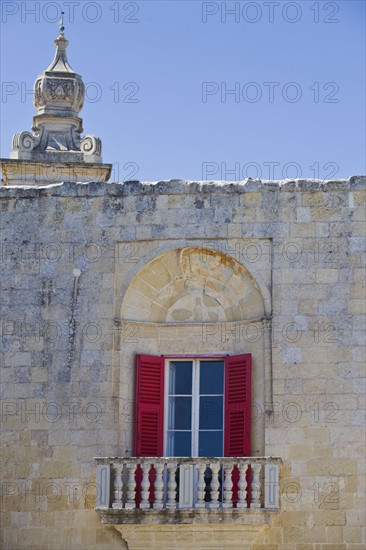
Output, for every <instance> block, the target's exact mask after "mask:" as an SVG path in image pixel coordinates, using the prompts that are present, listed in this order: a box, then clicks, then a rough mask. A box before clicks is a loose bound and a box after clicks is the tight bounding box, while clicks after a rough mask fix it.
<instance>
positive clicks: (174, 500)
mask: <svg viewBox="0 0 366 550" xmlns="http://www.w3.org/2000/svg"><path fill="white" fill-rule="evenodd" d="M95 460H96V463H97V503H96V509H97V510H100V511H107V510H111V511H117V510H119V511H124V510H125V511H130V510H133V511H135V512H137V511H139V512H140V513H141V512H147V513H153V511H154V510H156V511H163V510H168V511H169V510H175V511H176V510H197V511H198V510H224V511H228V510H233V511H237V512H239V511H243V512H244V511H248V510H253V509H255V510H260V509H263V510H277V509H278V508H279V463H280V462H281V459H280V458H276V457H245V458H201V457H200V458H152V457H139V458H129V457H122V458H96V459H95Z"/></svg>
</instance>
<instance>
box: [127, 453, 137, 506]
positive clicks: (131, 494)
mask: <svg viewBox="0 0 366 550" xmlns="http://www.w3.org/2000/svg"><path fill="white" fill-rule="evenodd" d="M136 466H137V465H136V463H135V462H130V463H128V464H127V471H128V481H127V501H126V505H125V508H126V509H127V510H134V509H135V508H136V500H135V498H136V481H135V472H136Z"/></svg>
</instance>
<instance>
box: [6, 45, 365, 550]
mask: <svg viewBox="0 0 366 550" xmlns="http://www.w3.org/2000/svg"><path fill="white" fill-rule="evenodd" d="M61 38H62V37H61ZM58 40H59V44H56V45H57V47H58V48H60V44H61V46H63V45H64V43H63V42H62V40H61V42H60V37H59V39H58ZM58 51H59V50H58ZM56 57H57V56H56ZM65 66H66V65H65V64H64V69H62V70H61V69H60V67H58V71H56V72H57V73H58V74H57V75H54V74H53V75H52V74H51V75H49V74H48V75H47V73H46V74H45V77H44V78H61V79H62V78H69V77H67V76H65V74H63V73H62V71H64V73H65V72H67V70H66V69H65ZM66 68H67V67H66ZM50 72H52V68H51V70H50ZM61 73H62V74H61ZM73 74H76V73H73ZM77 76H78V75H77ZM77 76H72V79H76V80H77V82H79V86H80V80H79V79H78V78H77ZM44 86H45V87H47V82H46V83H45V84H44ZM60 86H61V88H62V89H64V88H63V86H64V85H63V84H62V83H61V84H60ZM56 89H57V88H56ZM62 93H63V92H62V90H59V92H58V94H59V95H58V98H59V99H58V100H57V101H61V102H62V101H69V99H67V97H66V96H65V98H66V99H65V98H64V99H63V96H62ZM61 96H62V97H61ZM68 97H69V96H68ZM60 98H61V99H60ZM57 101H56V104H57V105H56V107H60V104H59V103H57ZM79 106H80V103H79ZM43 107H44V106H43ZM54 107H55V105H54ZM63 107H64V108H65V105H63ZM70 108H71V107H70ZM54 116H56V115H54V114H53V115H52V116H51V115H50V114H47V117H49V118H47V120H45V119H44V120H45V128H46V129H45V131H46V133H47V132H49V133H51V134H52V132H54V126H53V124H54V123H55V118H54ZM75 116H76V114H75V113H73V114H72V113H70V112H68V113H65V112H63V113H62V112H61V113H60V117H61V118H62V117H66V123H65V124H64V125H63V126H62V128H64V129H65V128H66V130H65V132H66V133H67V132H69V131H71V130H70V127H71V126H72V124H74V122H72V121H71V122H72V124H71V122H70V119H71V118H72V117H74V118H75ZM52 117H53V118H52ZM68 117H69V118H68ZM59 122H60V121H59V119H58V122H57V124H59ZM75 124H76V123H75ZM78 124H79V123H78ZM70 125H71V126H70ZM57 128H58V129H57V132H59V133H60V132H61V134H62V131H63V130H62V128H61V130H62V131H61V130H60V125H59V126H58V127H57ZM54 133H55V132H54ZM68 135H71V134H68ZM73 135H74V134H73ZM26 137H27V140H25V142H26V143H27V142H28V141H29V140H30V141H31V143H32V145H31V150H30V151H28V152H26V154H25V156H23V158H21V155H20V156H19V155H18V154H14V155H13V158H12V159H10V160H4V161H3V175H4V174H5V177H4V185H3V187H2V188H1V189H0V201H1V223H2V235H3V240H2V275H1V285H2V304H3V306H2V309H3V311H2V324H1V342H2V350H1V351H2V367H1V377H2V382H3V386H2V387H3V389H2V423H3V424H2V440H3V464H4V465H3V482H2V495H1V496H2V514H3V519H2V536H3V542H2V547H3V548H6V549H9V550H10V549H12V550H15V549H29V550H30V549H32V550H41V549H53V550H56V549H65V550H71V549H72V550H86V549H88V550H92V549H108V550H111V549H127V548H129V549H130V550H132V549H139V548H154V549H155V550H161V549H163V548H167V549H169V550H170V549H172V548H181V549H187V550H188V549H191V548H192V549H193V548H201V549H205V550H206V549H207V550H208V549H224V548H225V549H231V548H242V549H245V550H246V549H253V550H260V549H268V550H363V549H364V548H365V531H364V510H365V498H364V494H365V486H364V484H365V476H364V473H365V472H364V466H365V462H364V448H365V439H364V436H365V432H364V418H365V385H364V363H365V354H364V339H363V336H364V327H363V323H364V305H365V302H364V260H365V254H364V253H365V210H364V203H365V178H364V177H352V178H350V179H348V180H337V181H327V182H323V181H310V180H303V181H282V182H280V181H259V180H246V181H244V182H232V183H230V182H188V181H180V180H172V181H164V182H159V183H141V182H126V183H107V182H106V181H104V180H106V179H108V170H109V168H108V165H102V160H101V156H100V152H101V151H100V147H99V145H98V141H95V140H94V141H93V140H91V141H90V143H91V144H92V145H93V147H94V148H95V151H94V153H93V154H95V155H96V156H93V158H92V159H89V161H88V160H86V159H85V157H83V156H82V155H83V154H84V153H85V151H84V153H83V151H82V149H83V146H82V145H80V141H77V142H75V141H74V142H73V143H71V142H67V140H66V138H65V139H64V140H62V139H58V140H57V139H54V138H55V135H53V138H52V140H53V142H52V143H53V144H55V143H56V142H57V143H59V144H60V143H61V146H60V149H57V147H56V148H55V147H54V145H52V146H51V148H50V147H49V145H45V147H44V149H43V151H40V150H39V149H38V152H37V147H38V145H37V143H38V144H39V140H38V142H37V143H36V144H35V143H34V141H36V140H37V138H38V136H37V135H36V136H35V138H36V139H35V138H34V136H33V137H32V135H30V137H29V136H26ZM21 141H22V140H21V139H20V138H19V139H17V140H16V141H15V147H14V148H15V150H17V151H19V150H20V149H19V147H20V146H19V144H20V143H21ZM44 143H46V142H44ZM70 143H71V144H70ZM47 148H48V149H47ZM86 149H88V147H86ZM57 151H59V152H61V156H60V157H57V154H58V153H57ZM39 155H41V156H39ZM49 155H51V157H52V158H51V157H50V156H49ZM62 155H67V160H65V159H64V158H63V157H62ZM98 155H99V156H98ZM57 159H59V160H57ZM53 164H54V165H58V166H60V167H61V169H62V170H63V169H64V168H65V167H67V169H68V170H69V174H71V175H72V177H70V178H69V179H70V181H65V180H62V181H58V180H57V179H56V180H53V181H52V184H49V181H47V170H49V168H50V166H51V167H52V165H53ZM9 166H11V167H12V168H11V170H10V169H9ZM30 166H33V167H34V166H36V168H37V170H38V172H37V177H35V176H34V178H33V180H32V178H31V176H29V174H32V173H33V174H35V172H34V168H33V172H32V168H30ZM24 167H25V168H24ZM84 167H86V170H87V172H85V174H89V176H90V174H92V175H94V176H95V173H96V171H98V170H99V172H98V173H99V175H100V177H99V181H92V177H91V178H89V179H88V176H87V175H85V177H81V179H80V173H81V172H80V170H81V171H82V169H83V168H84ZM23 169H24V170H25V172H23V174H24V173H26V174H27V176H26V181H24V179H22V177H20V176H19V174H20V173H21V170H23ZM89 169H90V172H88V170H89ZM61 173H62V175H63V176H64V172H61ZM9 174H10V176H9ZM58 179H60V176H59V178H58ZM146 357H150V358H155V359H152V361H153V363H151V364H154V365H157V364H159V365H162V370H160V371H159V372H160V373H163V374H162V376H163V375H164V373H165V390H166V391H165V393H164V388H162V387H161V384H155V382H156V380H155V379H154V378H150V379H149V383H150V384H152V385H154V384H155V386H156V387H157V388H158V387H160V390H161V395H162V400H163V402H161V403H160V404H161V406H162V410H163V415H164V419H161V422H160V421H159V422H160V424H159V426H162V430H163V431H162V432H161V431H159V430H160V427H159V426H158V425H155V424H154V426H152V427H151V425H150V424H149V422H150V420H151V417H149V422H147V425H148V429H146V424H145V425H143V424H142V425H141V422H140V420H139V417H138V414H137V412H136V411H137V410H138V409H139V407H140V409H141V407H142V405H141V403H142V401H141V402H140V401H139V399H140V397H139V395H140V394H139V393H138V392H137V391H136V386H137V385H138V384H140V382H138V380H139V378H138V377H137V378H136V370H137V367H136V358H137V363H139V361H140V363H139V364H140V365H141V364H142V363H143V361H145V362H146ZM235 357H239V358H241V359H239V360H238V361H239V363H240V361H244V363H245V361H249V358H250V363H251V380H250V379H249V378H247V379H246V381H247V383H248V384H249V386H250V387H249V390H248V388H247V389H246V390H245V391H246V392H248V391H249V394H251V396H250V401H247V402H246V406H247V405H248V403H249V408H248V407H247V408H246V409H241V408H240V403H239V404H238V403H236V405H237V407H238V410H239V409H240V411H239V412H240V413H243V411H244V413H243V414H244V416H245V414H247V419H246V420H248V418H249V423H248V422H246V420H245V421H244V423H243V424H240V426H239V431H240V430H243V426H244V427H245V430H246V432H245V433H246V435H245V436H244V431H240V434H239V443H240V441H241V439H244V437H247V436H248V437H249V439H247V441H250V443H249V450H248V452H245V454H244V453H242V454H241V455H240V457H235V458H231V459H230V457H232V456H235V455H233V453H230V452H227V448H228V447H227V446H226V443H225V447H223V448H222V452H221V454H219V453H216V454H215V456H214V457H211V458H210V457H209V456H208V457H207V455H202V453H199V452H194V451H192V453H186V454H185V455H183V456H182V454H179V453H178V452H177V453H175V455H176V456H172V455H171V456H170V458H169V459H166V458H164V456H169V455H168V454H167V449H168V448H169V447H168V441H170V439H169V437H170V432H169V429H170V427H171V426H170V416H169V415H170V412H169V411H170V409H169V411H168V408H169V407H168V403H169V404H170V403H171V401H170V397H171V390H170V389H169V388H170V381H169V382H167V377H169V376H170V372H171V371H170V370H169V369H170V368H171V364H172V363H173V362H174V361H177V362H178V363H179V362H183V363H190V365H191V366H192V368H193V366H196V365H201V363H202V362H203V363H205V362H208V363H209V362H210V361H211V362H212V361H213V362H215V361H216V363H217V364H219V363H220V364H222V366H223V368H224V367H225V373H227V372H229V370H228V367H227V365H229V364H230V361H231V360H232V359H233V358H235ZM243 357H244V359H243ZM144 358H145V359H144ZM154 361H155V363H154ZM244 363H243V364H244ZM248 364H249V363H245V365H244V366H245V368H247V366H248ZM164 365H165V366H164ZM241 365H242V363H240V365H239V371H238V372H239V374H240V372H241V370H240V369H241ZM146 368H147V371H144V372H148V370H149V367H148V366H147V367H146ZM197 368H198V366H197ZM199 368H201V366H200V367H199ZM243 368H244V367H243ZM156 372H157V371H156ZM202 372H203V371H202ZM140 374H141V372H140ZM225 376H226V374H225ZM228 376H229V378H225V391H224V389H223V390H222V393H223V400H224V406H225V415H227V414H229V413H227V411H228V409H227V408H226V407H227V404H228V403H229V400H230V396H227V395H226V393H225V392H226V391H227V387H226V386H227V384H229V385H230V384H232V388H233V391H234V390H235V389H236V388H235V385H233V382H232V380H234V378H235V377H234V378H233V379H232V380H231V379H230V374H229V375H228ZM208 379H210V376H208V378H207V377H206V378H205V379H203V378H202V377H201V379H200V380H201V382H200V386H202V384H203V383H205V384H206V383H208ZM161 380H162V379H161ZM169 380H170V379H169ZM202 380H204V382H202ZM230 380H231V381H230ZM248 380H249V382H248ZM228 381H229V382H228ZM241 384H242V377H241V375H240V376H239V378H238V381H237V387H238V388H239V389H240V387H241V386H240V385H241ZM168 386H169V388H168ZM140 390H141V388H140ZM194 391H196V390H194ZM194 391H193V389H192V403H193V401H194V398H193V393H194ZM238 391H239V390H238ZM141 392H142V390H141ZM173 393H174V392H173ZM176 393H177V394H178V392H176ZM198 393H199V398H197V403H198V402H199V403H201V401H199V399H201V397H202V395H201V394H202V391H200V392H198ZM208 393H210V392H208ZM211 393H212V392H211ZM249 394H248V393H246V395H247V396H248V395H249ZM141 395H142V393H141ZM248 399H249V397H248ZM214 402H215V403H216V401H214V399H213V398H212V399H211V401H209V405H210V406H211V409H210V408H208V409H207V410H206V413H207V415H208V416H210V414H212V415H214V413H215V411H213V408H212V403H214ZM159 406H160V405H159ZM169 406H170V405H169ZM200 406H201V405H197V407H200ZM215 406H216V405H215ZM221 406H222V405H221ZM192 407H193V405H192ZM218 407H219V406H218ZM192 410H193V408H192ZM217 410H219V409H217ZM220 410H221V409H220ZM234 412H235V411H234ZM236 412H237V411H236ZM178 413H179V410H178V409H177V416H178ZM192 414H193V413H192ZM197 415H198V417H199V419H200V420H199V422H201V416H202V415H201V409H199V412H198V413H197ZM193 416H194V415H193ZM221 416H222V414H221ZM192 422H193V421H192ZM197 422H198V421H197ZM156 426H158V427H157V428H156ZM197 426H198V424H197ZM155 428H156V429H157V430H158V436H157V437H160V436H161V437H162V441H165V443H162V445H163V447H161V449H160V450H161V452H158V451H157V452H156V454H154V455H153V456H152V457H149V458H148V460H145V459H146V455H145V456H144V455H143V454H141V453H136V449H138V448H139V447H138V443H137V447H136V434H137V433H140V432H139V429H140V430H144V433H145V435H146V434H147V437H149V435H150V434H151V433H152V434H153V436H152V438H153V439H152V440H153V442H155V440H156V438H155V432H154V430H155ZM222 429H223V430H224V431H225V430H226V431H225V438H226V436H227V433H228V430H229V429H230V433H233V432H234V428H233V425H229V427H228V425H227V424H226V420H225V427H224V428H222ZM149 430H150V431H149ZM200 430H201V428H197V433H198V432H199V431H200ZM247 432H248V434H249V435H248V434H247ZM249 432H250V433H249ZM192 433H193V428H192ZM138 437H139V436H138ZM138 437H137V439H138ZM192 437H193V436H192ZM197 437H198V436H197ZM199 437H200V436H199ZM220 437H221V438H222V435H221V436H220ZM134 439H135V442H134ZM225 441H226V440H225ZM192 448H193V447H192ZM238 448H240V447H238ZM137 454H139V456H137V457H136V455H137ZM96 457H99V458H98V460H95V458H96ZM154 457H160V458H158V459H156V460H154ZM152 463H153V464H154V465H155V469H154V472H155V474H154V476H155V477H154V476H153V477H151V475H150V478H149V468H150V465H151V464H152ZM138 464H140V473H141V476H140V478H138V475H139V474H137V475H136V480H135V472H136V468H137V465H138ZM146 464H147V466H146ZM248 465H250V467H249V468H248ZM234 466H235V467H234ZM232 468H234V470H235V469H236V471H237V472H238V471H240V477H239V481H238V480H237V479H236V481H235V479H234V477H235V476H234V475H233V477H232V482H231V474H232V471H233V470H232ZM208 470H209V474H208V477H207V476H206V473H207V471H208ZM177 472H179V477H178V476H177ZM243 472H244V474H246V478H245V477H243V476H244V474H243ZM150 474H151V472H150ZM242 474H243V475H242ZM204 475H205V476H206V477H205V479H204V482H205V487H204V489H203V488H202V487H200V482H202V480H203V476H204ZM159 476H160V477H159ZM210 476H211V477H210ZM215 476H216V477H215ZM277 476H279V477H277ZM244 479H245V483H244V481H243V480H244ZM159 482H160V485H159ZM246 482H248V483H246ZM235 484H236V489H235ZM178 488H179V495H177V490H178ZM203 490H204V498H203V499H202V495H203V493H202V491H203ZM235 490H236V491H237V494H236V500H235V498H234V492H235ZM246 495H249V502H248V504H247V500H245V496H246ZM184 499H185V500H184ZM234 500H235V505H234V504H233V502H234ZM240 503H241V504H242V506H240ZM243 503H244V504H243ZM96 508H97V509H96Z"/></svg>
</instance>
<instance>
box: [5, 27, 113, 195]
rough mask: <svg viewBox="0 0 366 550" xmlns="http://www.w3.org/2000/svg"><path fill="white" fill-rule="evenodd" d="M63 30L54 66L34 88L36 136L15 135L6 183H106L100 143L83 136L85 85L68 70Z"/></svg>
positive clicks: (106, 167) (108, 169)
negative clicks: (82, 113)
mask: <svg viewBox="0 0 366 550" xmlns="http://www.w3.org/2000/svg"><path fill="white" fill-rule="evenodd" d="M63 31H64V27H61V29H60V34H59V36H58V38H57V39H56V40H55V44H56V53H55V57H54V59H53V61H52V63H51V64H50V65H49V67H47V69H46V70H44V71H43V72H41V73H40V74H39V75H38V77H37V79H36V81H35V84H34V95H33V104H34V107H35V109H36V111H37V114H36V115H35V116H34V117H33V127H32V131H33V132H27V131H25V132H18V133H17V134H15V135H14V137H13V144H12V145H13V147H12V151H11V153H10V158H9V159H1V165H2V171H3V184H4V185H27V186H29V185H31V186H35V185H50V184H57V183H61V182H74V183H76V182H80V183H86V182H91V181H99V182H100V181H108V179H109V177H110V173H111V168H112V165H111V164H103V163H102V142H101V140H100V139H99V138H97V137H95V136H92V135H90V134H86V135H85V136H84V137H81V134H82V133H83V121H82V119H81V118H80V117H79V113H80V111H81V109H82V107H83V103H84V96H85V86H84V83H83V80H82V77H81V76H80V75H79V74H77V73H76V72H75V71H74V70H73V69H72V68H71V66H70V64H69V62H68V59H67V55H66V48H67V46H68V44H69V42H68V40H66V38H65V36H64V32H63Z"/></svg>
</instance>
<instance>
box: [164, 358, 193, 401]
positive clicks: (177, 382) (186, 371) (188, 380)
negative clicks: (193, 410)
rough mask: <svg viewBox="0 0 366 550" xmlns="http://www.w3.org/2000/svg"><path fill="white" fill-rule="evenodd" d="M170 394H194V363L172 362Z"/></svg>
mask: <svg viewBox="0 0 366 550" xmlns="http://www.w3.org/2000/svg"><path fill="white" fill-rule="evenodd" d="M169 393H170V394H179V395H191V394H192V361H176V362H174V361H171V362H170V365H169Z"/></svg>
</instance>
